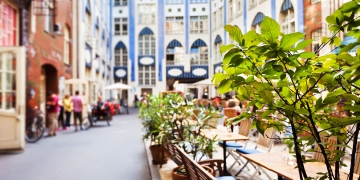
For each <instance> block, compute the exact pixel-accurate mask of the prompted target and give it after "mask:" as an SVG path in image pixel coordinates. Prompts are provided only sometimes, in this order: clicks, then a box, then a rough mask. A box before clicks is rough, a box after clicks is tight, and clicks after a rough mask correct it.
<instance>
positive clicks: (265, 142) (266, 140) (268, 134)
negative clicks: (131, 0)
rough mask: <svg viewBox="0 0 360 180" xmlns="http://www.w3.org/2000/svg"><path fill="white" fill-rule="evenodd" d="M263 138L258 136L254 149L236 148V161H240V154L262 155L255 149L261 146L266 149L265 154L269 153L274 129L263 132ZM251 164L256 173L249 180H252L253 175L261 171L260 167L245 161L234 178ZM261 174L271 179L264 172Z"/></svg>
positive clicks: (272, 143)
mask: <svg viewBox="0 0 360 180" xmlns="http://www.w3.org/2000/svg"><path fill="white" fill-rule="evenodd" d="M264 134H265V136H263V135H261V134H259V139H258V141H257V144H256V146H255V148H254V149H245V148H238V149H236V152H237V153H238V154H239V156H238V158H237V159H236V161H237V162H238V161H240V158H241V154H256V153H262V152H261V151H259V150H257V148H258V147H259V146H262V147H263V148H265V149H267V152H270V151H271V148H272V147H273V145H274V141H273V137H274V135H275V129H274V128H270V129H267V130H265V132H264ZM249 163H250V164H252V165H253V166H254V167H256V171H255V172H254V174H252V176H251V178H250V179H253V178H254V177H255V175H256V174H257V173H260V170H262V167H261V166H259V165H256V164H253V163H251V162H250V161H246V163H245V165H244V166H243V167H241V168H240V170H239V171H238V172H237V173H236V174H235V176H237V175H239V174H240V173H241V171H242V170H243V169H244V168H245V167H246V166H247V165H248V164H249ZM263 173H264V174H265V175H266V176H267V177H268V178H269V179H271V177H270V176H269V174H268V173H267V172H266V171H263Z"/></svg>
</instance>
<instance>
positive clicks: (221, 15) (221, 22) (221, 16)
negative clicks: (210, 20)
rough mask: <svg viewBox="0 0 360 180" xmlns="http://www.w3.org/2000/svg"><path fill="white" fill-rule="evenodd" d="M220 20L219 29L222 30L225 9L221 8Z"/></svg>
mask: <svg viewBox="0 0 360 180" xmlns="http://www.w3.org/2000/svg"><path fill="white" fill-rule="evenodd" d="M218 14H219V19H218V21H217V22H218V28H221V27H222V26H223V8H222V7H221V8H219V12H218Z"/></svg>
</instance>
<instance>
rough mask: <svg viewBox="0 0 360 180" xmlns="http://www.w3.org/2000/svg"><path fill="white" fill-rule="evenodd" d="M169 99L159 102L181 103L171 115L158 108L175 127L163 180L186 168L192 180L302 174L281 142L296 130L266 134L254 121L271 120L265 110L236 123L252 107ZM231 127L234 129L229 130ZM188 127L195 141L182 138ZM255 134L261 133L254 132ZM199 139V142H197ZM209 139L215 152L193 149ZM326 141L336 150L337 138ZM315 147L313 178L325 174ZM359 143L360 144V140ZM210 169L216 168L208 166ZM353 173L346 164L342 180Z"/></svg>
mask: <svg viewBox="0 0 360 180" xmlns="http://www.w3.org/2000/svg"><path fill="white" fill-rule="evenodd" d="M174 96H175V95H174ZM167 98H170V99H171V100H172V101H170V99H167V100H163V101H162V102H159V101H157V102H156V103H159V105H162V106H163V107H164V106H166V103H169V102H171V103H172V105H173V106H174V107H176V109H171V108H170V109H167V110H168V111H170V112H172V114H171V115H169V114H166V115H165V116H164V114H162V113H165V111H164V112H161V111H159V114H158V116H159V117H158V118H165V119H167V123H170V126H169V127H168V128H170V129H172V130H171V132H166V133H169V134H170V135H171V136H172V137H171V138H170V139H172V140H171V141H168V142H162V143H164V149H163V154H167V156H165V157H168V158H169V159H168V161H171V162H172V163H168V164H169V165H167V164H161V165H159V172H160V174H162V175H161V177H163V178H162V179H174V175H173V174H174V173H175V171H176V170H178V169H181V167H182V171H183V173H184V174H186V176H187V178H188V179H298V177H299V173H298V170H297V169H296V168H295V166H296V165H297V162H296V156H294V154H293V153H292V152H290V151H289V148H288V146H287V145H286V144H285V142H283V141H282V140H281V136H282V137H285V136H284V135H285V134H286V135H289V134H291V131H284V132H279V131H276V129H275V128H269V129H267V130H266V131H265V132H264V135H262V134H260V133H259V132H256V131H254V129H253V126H252V124H254V123H256V122H257V121H267V120H266V119H263V118H262V115H263V114H264V112H265V110H261V109H260V110H257V112H258V115H257V116H255V117H251V118H247V119H244V120H242V121H241V122H240V123H231V121H233V119H232V118H233V117H236V116H239V115H241V114H242V113H247V112H248V111H251V109H250V108H249V109H246V108H242V109H241V110H242V111H241V112H240V113H239V114H236V111H235V110H234V109H231V108H223V109H222V111H219V110H214V108H213V107H212V106H208V107H207V108H205V107H204V106H196V105H194V106H189V105H187V106H181V105H180V104H181V103H176V102H175V100H176V99H177V98H178V97H173V96H168V97H167ZM160 99H161V98H160ZM165 99H166V98H165ZM157 100H159V99H157ZM178 100H179V99H178ZM180 101H181V100H180ZM150 102H151V98H150ZM244 104H245V103H244ZM148 108H149V107H148ZM185 112H186V113H185ZM177 114H178V115H179V116H178V115H177ZM268 116H271V117H273V120H274V121H276V119H277V118H282V116H281V115H278V114H276V115H275V114H268ZM171 122H175V123H176V127H173V126H172V125H171ZM156 123H159V122H156ZM231 126H232V128H230V127H231ZM163 128H166V127H163ZM185 129H186V130H188V131H187V132H186V133H191V135H190V134H187V135H188V136H193V137H192V138H193V139H192V138H188V139H187V138H185V139H182V140H179V139H180V138H181V137H182V136H183V135H185V134H186V133H185V131H186V130H185ZM286 129H289V128H286ZM164 133H165V132H164ZM254 134H257V135H255V136H254ZM164 136H166V134H163V138H164ZM153 138H154V137H153ZM324 138H326V139H324ZM195 139H196V140H197V142H194V140H195ZM207 140H209V142H207V143H210V144H211V145H212V146H211V147H212V150H211V151H202V149H201V148H199V149H198V150H194V144H193V143H195V144H196V143H199V142H203V143H204V142H205V141H207ZM322 140H323V141H326V142H328V144H327V146H326V147H325V148H326V149H328V150H329V151H330V152H334V151H335V150H336V146H335V145H336V143H337V140H336V138H335V139H334V137H325V136H324V137H322ZM151 141H154V142H156V141H157V140H156V138H155V139H152V140H151ZM275 141H278V142H277V143H276V142H275ZM169 142H173V143H169ZM157 143H159V142H157ZM160 144H161V143H160ZM204 144H206V143H204ZM207 145H209V144H207ZM312 145H313V146H311V145H309V150H308V152H307V153H308V159H309V160H310V159H315V160H316V161H318V162H308V163H305V169H306V170H307V172H308V174H309V176H311V177H315V176H317V177H320V176H319V175H318V174H317V173H318V172H326V166H325V164H324V163H323V160H324V157H322V156H323V155H322V154H321V153H319V152H318V145H317V144H316V143H314V144H312ZM197 146H199V145H197ZM358 146H360V141H359V142H358ZM208 147H210V146H208ZM204 149H206V148H204ZM311 149H313V150H311ZM309 154H310V155H309ZM202 158H203V159H202ZM359 159H360V156H358V155H357V159H356V161H357V162H356V163H357V164H359V163H360V162H359ZM342 163H345V164H350V161H349V158H346V157H345V158H344V159H343V160H342ZM208 167H209V168H210V169H211V170H209V171H208V170H206V169H208ZM354 172H355V173H354V176H355V177H358V175H357V174H359V173H360V172H359V165H357V166H356V167H355V171H354ZM348 173H349V168H342V169H341V171H340V174H341V175H340V177H341V179H346V178H347V177H348ZM166 174H167V175H166ZM186 176H185V177H186ZM165 177H167V178H165ZM225 177H226V178H225Z"/></svg>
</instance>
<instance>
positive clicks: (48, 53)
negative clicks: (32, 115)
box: [27, 0, 73, 114]
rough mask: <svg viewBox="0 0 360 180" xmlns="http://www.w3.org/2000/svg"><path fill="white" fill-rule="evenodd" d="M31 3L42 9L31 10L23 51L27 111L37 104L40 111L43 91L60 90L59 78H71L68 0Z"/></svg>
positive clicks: (70, 23) (69, 4)
mask: <svg viewBox="0 0 360 180" xmlns="http://www.w3.org/2000/svg"><path fill="white" fill-rule="evenodd" d="M55 2H56V3H55ZM32 3H36V2H35V1H33V2H32ZM35 6H38V7H41V8H42V12H40V13H39V12H38V13H32V14H31V18H30V19H31V20H30V21H31V22H30V26H31V27H30V33H29V40H28V42H29V46H28V52H27V57H28V59H27V61H28V63H27V110H28V112H29V110H30V111H31V109H32V108H33V107H34V106H40V108H41V109H42V110H44V109H45V102H46V92H47V91H52V92H55V93H61V92H59V88H60V86H61V80H62V79H68V78H71V77H72V67H71V62H72V58H71V49H72V45H71V29H72V14H73V12H72V1H71V0H58V1H54V2H53V3H51V2H48V3H44V2H42V4H35ZM51 14H54V16H52V15H51ZM59 85H60V86H59ZM27 114H29V113H27Z"/></svg>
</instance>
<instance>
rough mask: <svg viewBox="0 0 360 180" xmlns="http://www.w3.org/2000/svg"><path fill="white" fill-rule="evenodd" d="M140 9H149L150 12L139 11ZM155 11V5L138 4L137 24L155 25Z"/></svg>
mask: <svg viewBox="0 0 360 180" xmlns="http://www.w3.org/2000/svg"><path fill="white" fill-rule="evenodd" d="M142 6H143V7H142ZM142 8H145V9H150V10H146V11H145V10H144V11H141V9H142ZM152 8H153V9H152ZM156 10H157V9H156V4H138V11H139V13H138V24H144V25H146V24H155V23H156ZM152 11H153V12H152ZM143 18H144V19H143Z"/></svg>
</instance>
